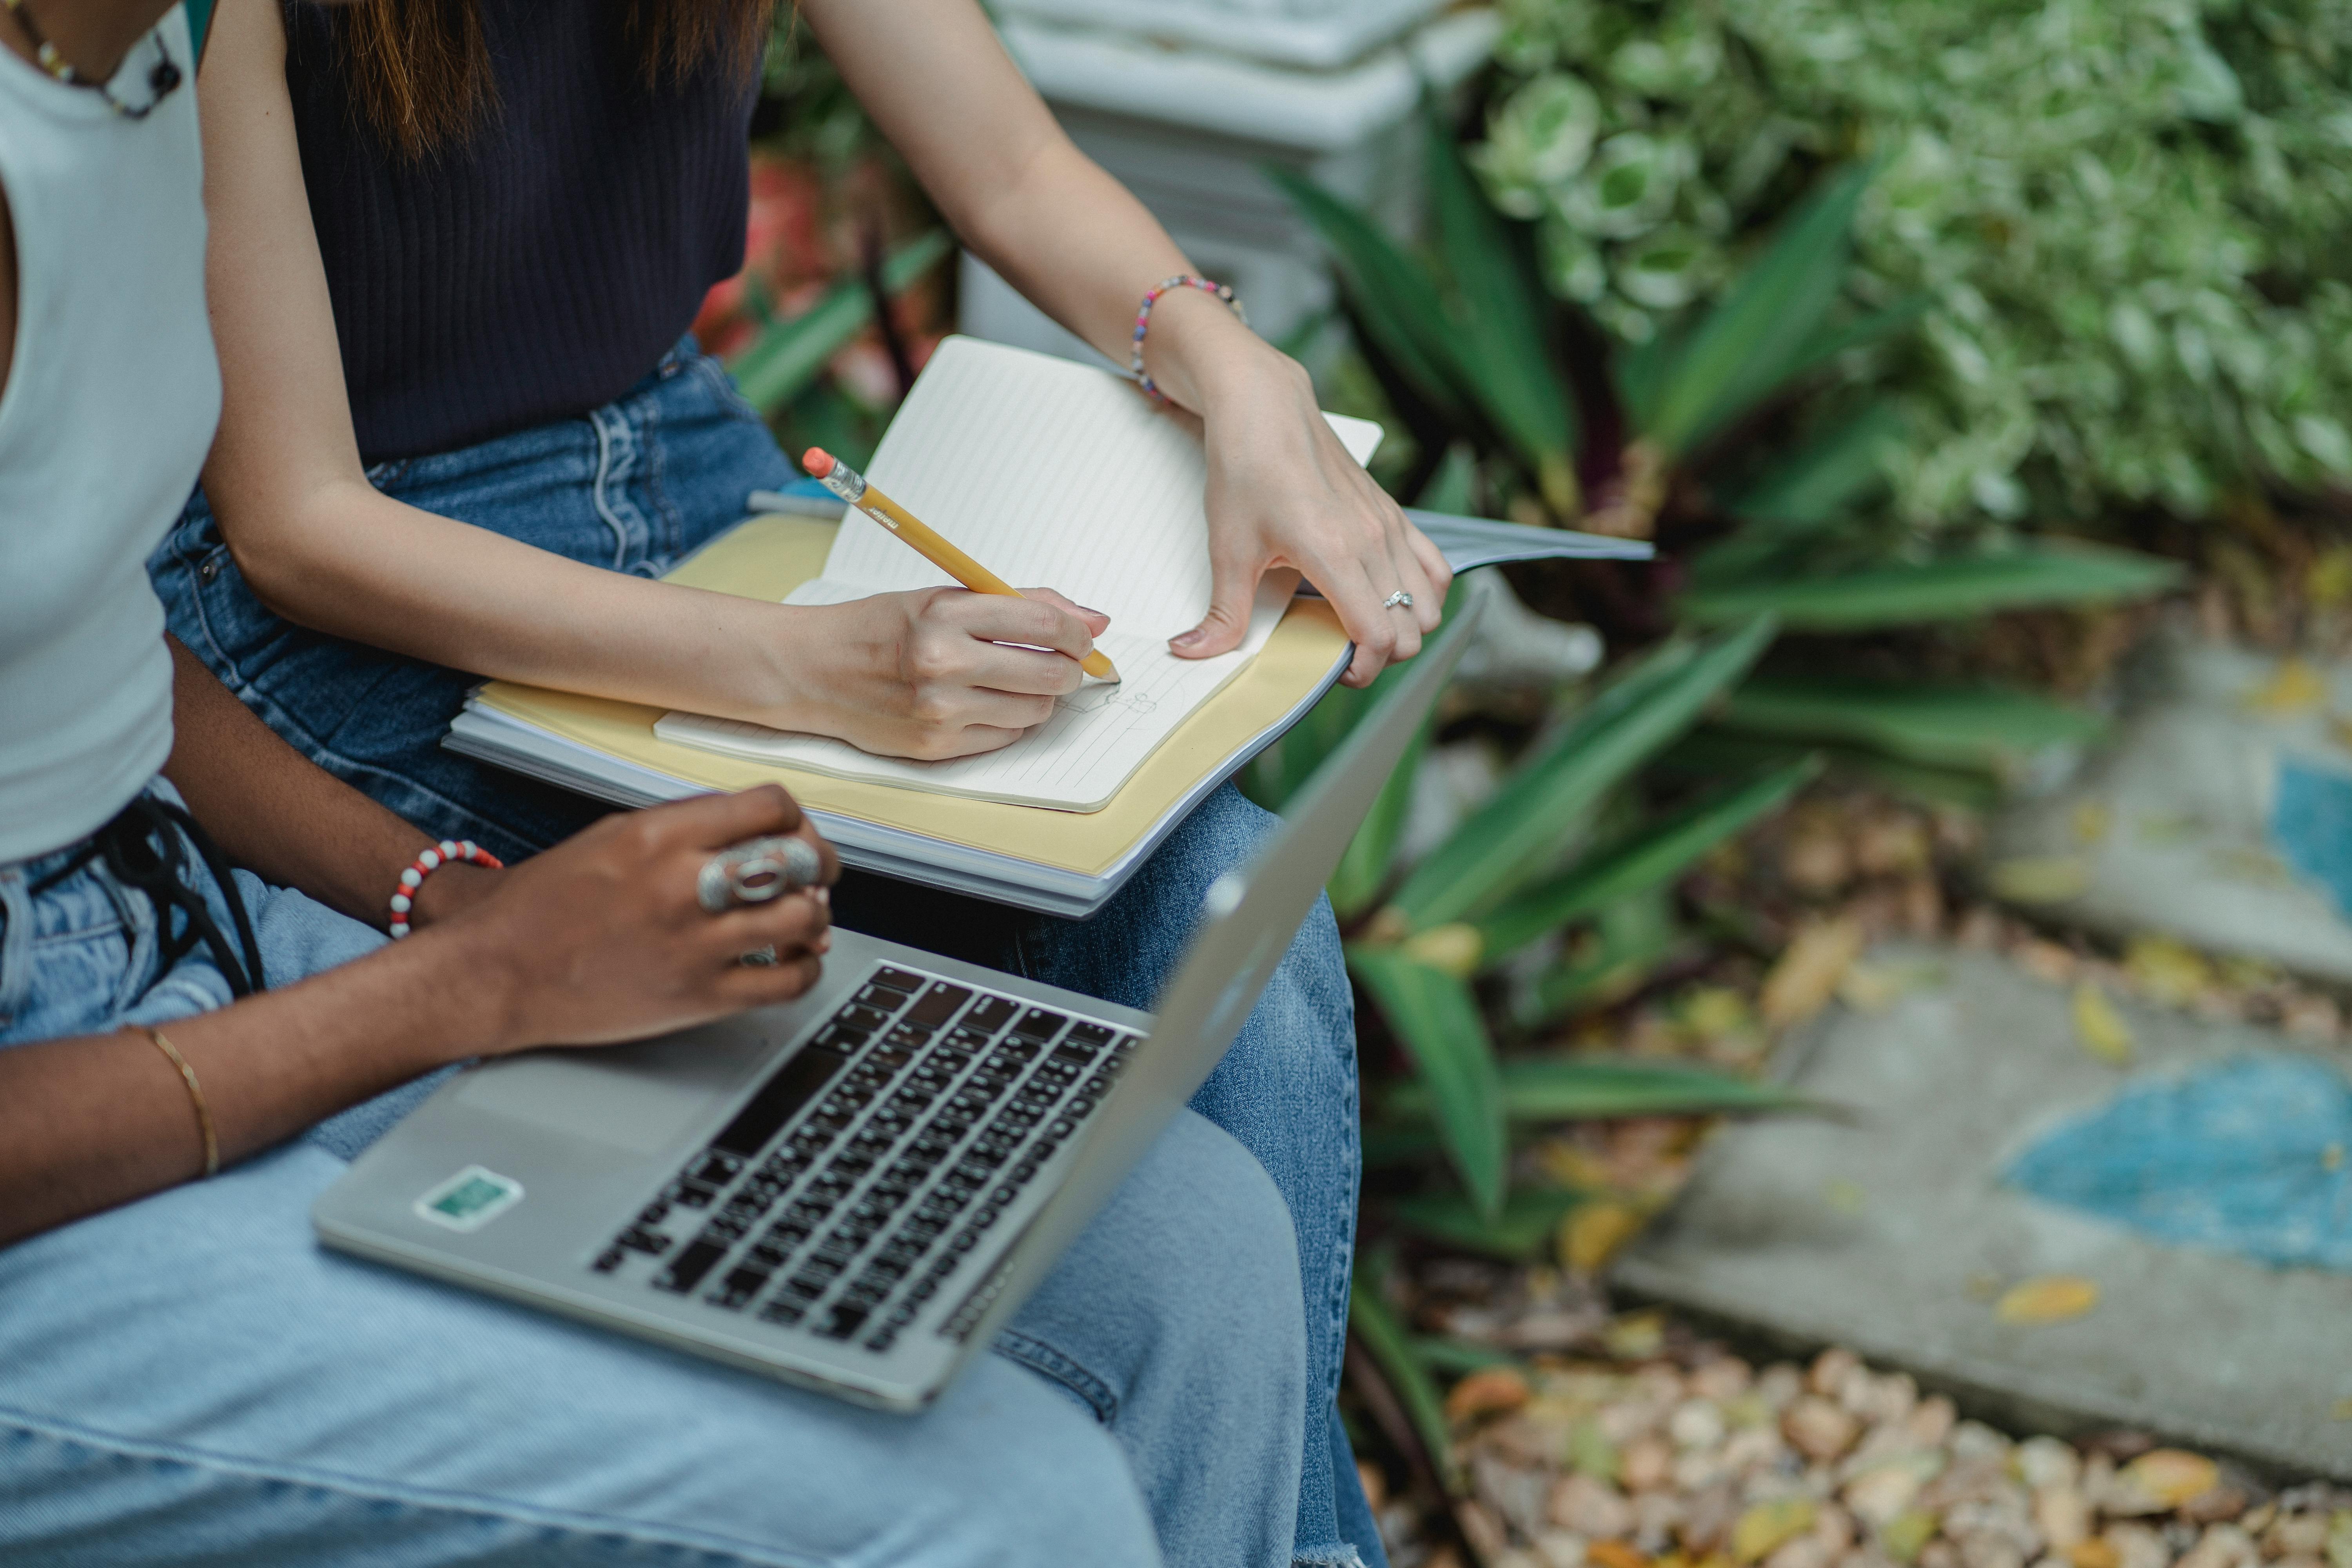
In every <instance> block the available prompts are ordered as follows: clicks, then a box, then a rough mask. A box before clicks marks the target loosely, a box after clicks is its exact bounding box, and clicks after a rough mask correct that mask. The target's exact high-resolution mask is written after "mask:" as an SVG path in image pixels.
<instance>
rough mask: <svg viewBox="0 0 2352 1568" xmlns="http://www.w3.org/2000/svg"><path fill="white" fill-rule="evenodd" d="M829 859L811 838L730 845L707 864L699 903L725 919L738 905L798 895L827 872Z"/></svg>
mask: <svg viewBox="0 0 2352 1568" xmlns="http://www.w3.org/2000/svg"><path fill="white" fill-rule="evenodd" d="M823 874H824V859H823V858H821V857H820V856H819V855H818V854H817V852H816V850H815V848H814V847H813V846H812V845H811V844H810V843H809V841H808V840H807V839H805V838H783V837H779V838H754V839H751V840H750V841H749V842H748V843H743V844H734V845H730V846H729V847H726V848H724V849H721V850H720V851H719V853H718V854H716V855H713V856H712V857H711V858H709V859H708V860H705V861H704V862H703V863H702V869H701V870H700V871H699V872H698V873H696V875H695V879H694V901H695V902H696V903H698V904H700V905H701V906H702V907H703V909H704V910H705V911H706V912H708V913H710V914H714V915H723V914H725V913H726V912H727V911H728V910H730V909H732V908H734V907H735V906H736V905H738V904H764V903H766V902H767V901H768V900H771V899H781V898H782V897H783V896H784V895H785V894H786V893H793V892H798V891H799V890H800V889H803V888H805V887H807V886H808V885H809V884H810V883H812V882H814V881H815V880H816V879H817V878H818V877H819V876H821V875H823Z"/></svg>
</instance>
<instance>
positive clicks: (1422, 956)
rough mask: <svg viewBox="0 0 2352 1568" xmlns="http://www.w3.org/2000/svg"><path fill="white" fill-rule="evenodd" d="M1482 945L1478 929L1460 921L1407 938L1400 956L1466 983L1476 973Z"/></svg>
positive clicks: (1482, 953)
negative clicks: (1402, 953) (1402, 955)
mask: <svg viewBox="0 0 2352 1568" xmlns="http://www.w3.org/2000/svg"><path fill="white" fill-rule="evenodd" d="M1485 952H1486V942H1485V940H1484V939H1483V938H1481V937H1480V936H1479V934H1478V928H1477V927H1476V926H1474V925H1470V924H1467V923H1465V922H1464V921H1454V922H1453V923H1451V924H1448V925H1442V926H1432V927H1430V928H1429V930H1427V931H1423V932H1422V933H1421V934H1420V935H1418V936H1415V937H1412V938H1410V939H1408V940H1407V941H1406V942H1405V944H1404V955H1405V956H1406V957H1407V958H1410V959H1412V961H1413V962H1414V963H1425V964H1427V965H1429V967H1430V968H1432V969H1435V970H1440V971H1442V972H1444V973H1447V974H1451V975H1452V976H1454V978H1455V979H1456V980H1467V979H1469V978H1470V976H1472V975H1473V974H1475V973H1477V972H1478V960H1479V959H1480V958H1482V957H1484V956H1485Z"/></svg>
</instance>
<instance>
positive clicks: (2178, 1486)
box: [2116, 1448, 2221, 1509]
mask: <svg viewBox="0 0 2352 1568" xmlns="http://www.w3.org/2000/svg"><path fill="white" fill-rule="evenodd" d="M2220 1480H2221V1467H2219V1466H2217V1465H2216V1464H2214V1463H2213V1461H2212V1460H2210V1459H2209V1458H2206V1457H2205V1456H2204V1455H2202V1454H2192V1453H2190V1452H2189V1451H2188V1450H2187V1449H2185V1448H2152V1449H2150V1450H2149V1451H2148V1452H2147V1453H2145V1454H2142V1455H2141V1456H2140V1457H2139V1458H2137V1459H2134V1460H2133V1461H2132V1462H2131V1463H2130V1464H2128V1465H2126V1466H2125V1467H2124V1468H2122V1469H2120V1470H2118V1471H2116V1485H2117V1486H2118V1487H2121V1488H2123V1489H2125V1490H2126V1492H2129V1493H2133V1494H2137V1496H2140V1497H2144V1498H2146V1499H2147V1500H2149V1501H2151V1502H2154V1503H2156V1504H2158V1506H2159V1507H2161V1508H2167V1509H2175V1508H2179V1506H2180V1505H2181V1504H2183V1503H2185V1502H2187V1501H2188V1500H2189V1499H2190V1498H2193V1497H2198V1496H2201V1495H2202V1494H2204V1493H2206V1492H2209V1491H2211V1490H2212V1489H2213V1488H2214V1485H2215V1484H2216V1483H2217V1482H2219V1481H2220Z"/></svg>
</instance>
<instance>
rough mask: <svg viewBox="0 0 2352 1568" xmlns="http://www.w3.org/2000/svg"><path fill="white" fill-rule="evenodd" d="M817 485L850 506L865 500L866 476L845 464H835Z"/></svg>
mask: <svg viewBox="0 0 2352 1568" xmlns="http://www.w3.org/2000/svg"><path fill="white" fill-rule="evenodd" d="M817 483H819V484H821V485H823V486H824V488H825V489H829V490H831V491H832V492H833V493H834V494H835V495H837V496H839V497H840V498H841V499H842V500H845V501H847V502H848V503H849V504H850V505H852V506H856V505H858V504H859V503H861V502H862V501H864V500H866V476H865V475H864V474H861V473H859V472H858V471H857V470H856V468H851V467H850V466H849V465H848V464H847V463H843V462H835V464H834V465H833V468H832V470H831V471H830V472H828V473H826V474H825V475H824V476H823V477H822V478H820V479H818V480H817Z"/></svg>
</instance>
